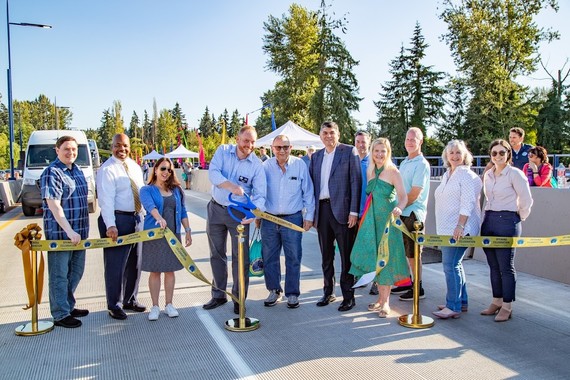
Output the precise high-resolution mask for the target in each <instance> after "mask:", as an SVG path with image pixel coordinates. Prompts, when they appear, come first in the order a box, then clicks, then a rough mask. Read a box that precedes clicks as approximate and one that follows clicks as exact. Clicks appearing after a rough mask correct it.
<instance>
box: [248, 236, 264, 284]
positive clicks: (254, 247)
mask: <svg viewBox="0 0 570 380" xmlns="http://www.w3.org/2000/svg"><path fill="white" fill-rule="evenodd" d="M261 276H263V255H262V254H261V231H260V230H259V228H257V227H256V228H255V230H254V231H253V236H252V238H251V242H250V244H249V277H261Z"/></svg>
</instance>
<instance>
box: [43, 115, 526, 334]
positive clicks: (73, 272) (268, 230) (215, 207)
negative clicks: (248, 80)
mask: <svg viewBox="0 0 570 380" xmlns="http://www.w3.org/2000/svg"><path fill="white" fill-rule="evenodd" d="M319 135H320V138H321V141H322V142H323V144H324V149H321V150H319V151H317V152H315V153H314V154H312V156H311V157H310V159H309V160H308V165H306V164H305V160H303V159H301V158H297V157H294V156H291V149H292V145H291V142H290V141H289V138H288V137H287V136H285V135H280V136H277V137H276V138H275V139H274V140H273V143H272V147H271V148H272V151H273V153H274V156H273V157H272V158H267V159H266V160H265V161H263V162H262V161H261V160H260V159H259V158H258V157H257V156H256V155H255V153H254V147H255V141H256V140H257V133H256V131H255V129H254V128H253V127H251V126H244V127H243V128H241V129H240V131H239V132H238V135H237V137H236V144H235V145H221V146H219V147H218V149H217V150H216V152H215V154H214V157H213V158H212V161H211V163H210V168H209V179H210V181H211V183H212V199H211V201H210V202H209V203H208V205H207V226H206V232H207V236H208V243H209V248H210V265H211V269H212V275H213V286H212V290H211V295H212V297H211V299H210V301H208V302H207V303H206V304H204V305H203V308H204V309H207V310H210V309H214V308H217V307H219V306H221V305H223V304H225V303H226V302H227V297H226V293H225V290H226V288H227V281H228V263H227V261H228V260H227V253H226V245H227V237H228V234H229V235H230V238H231V243H232V263H237V262H238V260H237V251H238V240H237V235H236V234H235V231H236V227H237V225H238V224H240V223H241V224H243V225H244V226H245V234H246V236H248V235H249V226H250V224H251V223H252V222H254V221H255V225H256V227H258V228H260V229H261V236H262V254H263V259H264V267H265V268H264V269H265V285H266V288H267V290H268V291H269V295H268V297H267V299H266V300H265V301H264V304H265V306H274V305H276V304H277V303H279V302H280V301H281V300H282V298H283V295H284V296H285V297H286V298H287V307H289V308H293V309H294V308H297V307H298V306H299V296H300V267H301V260H302V245H301V241H302V233H301V232H298V231H295V230H291V229H289V228H286V227H283V226H281V225H279V224H276V223H274V222H271V221H268V220H255V218H251V219H246V218H245V215H239V216H241V217H242V218H244V219H242V220H241V222H237V221H235V220H234V219H233V218H231V217H230V215H229V213H228V210H227V208H228V206H229V205H230V199H229V195H231V196H232V197H233V199H234V200H235V201H238V202H239V201H244V200H245V195H247V196H249V197H250V198H251V201H252V202H253V203H254V204H255V206H256V207H257V208H258V209H259V210H261V211H266V212H268V213H270V214H273V215H275V216H277V217H279V218H282V219H284V220H286V221H288V222H290V223H293V224H295V225H297V226H299V227H302V228H303V229H304V230H305V231H308V230H309V229H310V228H311V227H315V228H316V230H317V233H318V241H319V246H320V251H321V257H322V272H323V294H322V296H321V298H320V299H319V300H318V301H317V303H316V305H317V306H318V307H324V306H327V305H329V304H330V303H332V302H334V301H335V300H336V295H335V291H334V290H335V281H336V277H335V268H334V257H335V251H336V249H338V251H339V254H340V259H341V260H340V261H341V268H340V273H341V275H340V279H339V280H340V281H339V283H340V289H341V292H342V296H343V300H342V302H341V303H340V305H339V307H338V310H339V311H341V312H345V311H348V310H351V309H352V308H354V307H355V305H356V302H355V296H354V287H353V286H354V283H355V276H356V277H359V276H362V275H363V274H365V273H369V272H372V271H374V270H376V266H377V262H376V261H377V260H376V258H377V255H378V249H379V245H380V243H381V241H382V238H383V236H385V235H386V234H387V244H386V245H384V249H385V250H387V252H386V253H387V254H388V256H387V257H388V259H387V261H386V262H385V263H384V266H383V269H382V270H381V271H380V273H379V274H378V275H377V276H376V277H375V279H374V285H373V286H375V287H377V289H378V299H377V301H376V302H373V303H371V304H370V305H368V309H369V310H370V311H374V312H377V313H378V315H379V316H380V317H382V318H385V317H387V316H388V315H389V314H390V304H389V300H390V294H391V293H392V294H400V299H401V300H404V301H407V300H412V299H413V292H412V285H411V284H410V283H408V284H405V285H403V286H395V287H393V286H394V285H398V284H402V282H403V281H404V282H405V280H407V279H409V278H410V273H414V270H413V269H414V268H413V265H414V254H415V244H414V241H413V240H412V239H410V238H409V237H407V236H405V235H403V234H402V233H401V232H400V231H399V230H398V229H396V228H394V227H393V226H392V224H391V223H389V222H390V221H391V220H392V219H393V218H400V219H401V220H402V222H403V224H404V225H405V226H406V227H407V228H408V230H410V231H413V230H414V223H415V222H416V221H417V222H421V224H422V227H421V230H420V231H423V223H424V222H425V220H426V213H427V201H428V196H429V186H430V167H429V163H428V162H427V160H426V159H425V157H424V156H423V154H422V152H421V146H422V143H423V134H422V131H421V130H420V129H419V128H410V129H409V130H408V131H407V133H406V140H405V148H406V151H407V153H408V155H407V157H406V158H405V159H404V160H403V161H402V163H401V164H400V167H399V168H397V167H396V166H395V165H394V164H393V162H392V149H391V145H390V141H389V140H388V139H385V138H379V139H376V140H374V141H372V142H371V141H370V136H369V135H368V134H367V133H365V132H359V133H358V134H357V136H356V139H355V141H356V142H355V145H356V147H353V146H351V145H347V144H343V143H340V142H339V138H340V131H339V127H338V125H337V124H336V123H334V122H325V123H323V124H322V125H321V128H320V132H319ZM56 152H57V156H58V158H57V159H56V160H55V161H54V162H53V163H52V164H51V165H50V166H49V167H48V168H47V169H46V170H45V171H44V173H43V174H42V178H41V184H42V197H43V199H44V202H45V204H44V209H45V213H44V228H45V231H46V238H47V239H50V240H56V239H57V240H60V239H69V240H71V241H72V242H74V243H78V242H79V241H80V240H82V239H86V238H87V236H88V233H89V218H88V213H87V207H86V203H87V198H86V197H87V191H86V188H87V184H86V182H85V178H84V177H83V174H82V172H81V170H79V168H78V167H77V165H75V164H74V161H75V158H76V157H77V142H76V141H75V140H74V139H73V138H72V137H69V136H65V137H62V138H60V139H59V140H58V141H57V143H56ZM112 152H113V155H112V157H111V158H110V159H109V160H107V161H106V162H105V163H104V164H103V165H102V166H101V168H100V169H99V172H98V175H97V191H98V196H99V204H100V206H101V215H100V216H99V219H98V227H99V232H100V235H101V237H108V238H111V239H112V240H113V241H116V240H117V238H118V237H119V236H123V235H127V234H130V233H133V232H135V231H140V230H142V229H151V228H156V227H161V228H165V227H169V228H170V229H171V230H172V231H173V232H175V234H176V236H177V237H178V238H179V239H180V238H181V234H182V228H183V229H184V234H185V239H184V240H185V246H187V247H188V246H190V245H191V244H192V237H191V228H190V226H189V222H188V216H187V211H186V208H185V202H184V191H183V189H182V187H181V184H180V181H179V180H178V179H177V177H176V175H175V174H174V170H173V169H174V165H173V163H172V162H171V161H170V159H168V158H161V159H159V160H158V161H157V162H156V164H155V165H154V166H153V167H152V172H151V173H150V176H149V179H148V184H146V185H145V183H144V180H143V174H142V170H141V168H140V167H139V166H138V165H137V164H136V162H135V161H134V160H132V159H131V158H129V153H130V142H129V138H128V137H127V136H126V135H125V134H117V135H115V136H114V138H113V142H112ZM489 154H490V157H491V163H492V165H491V166H490V168H489V170H487V171H486V173H485V174H484V178H483V181H481V179H480V178H479V177H478V176H477V175H476V174H475V173H474V172H473V171H472V170H471V169H470V165H471V163H472V155H471V154H470V152H469V151H468V149H467V147H466V146H465V143H464V142H462V141H460V140H453V141H450V142H449V143H448V144H447V146H446V147H445V149H444V151H443V154H442V159H443V162H444V166H445V167H446V168H447V171H446V172H445V174H444V176H443V178H442V180H441V183H440V185H439V186H438V188H437V189H436V190H435V213H436V215H435V216H436V228H437V233H438V234H440V235H451V236H452V237H453V238H454V239H455V240H456V241H458V244H457V245H458V246H460V245H461V244H460V243H461V238H462V237H463V236H473V235H476V234H478V233H479V226H480V224H481V223H480V222H481V208H480V193H481V188H483V190H484V195H485V199H486V203H485V208H484V210H485V214H484V215H485V216H484V218H483V222H482V225H481V233H482V234H483V235H486V236H519V235H520V233H521V221H523V220H524V219H526V217H528V215H529V213H530V208H531V206H532V197H531V194H530V190H529V181H528V178H527V177H526V175H525V174H524V173H523V171H522V170H518V169H516V168H515V167H512V166H511V161H512V157H513V153H512V148H511V146H510V145H509V143H508V142H507V141H505V140H495V141H493V143H492V144H491V146H490V150H489ZM236 213H238V214H239V212H236ZM143 218H144V221H143ZM387 226H388V231H386V227H387ZM371 241H374V242H375V244H370V242H371ZM458 246H454V247H442V257H443V267H444V273H445V278H446V284H447V294H446V303H445V305H441V306H439V307H438V309H439V310H437V311H434V313H433V314H434V315H436V316H437V317H439V318H443V319H447V318H458V317H459V316H460V315H461V313H462V312H465V311H467V309H468V297H467V291H466V281H465V273H464V270H463V266H462V259H463V256H464V255H465V251H466V249H467V248H466V247H458ZM386 247H387V248H386ZM243 248H244V253H245V261H246V265H244V267H243V268H241V269H242V270H243V271H244V278H245V279H246V284H245V289H246V291H247V288H248V283H249V281H248V275H247V271H248V265H247V264H248V258H249V246H248V244H244V247H243ZM282 249H283V251H284V254H285V266H286V268H285V269H286V270H285V273H286V274H285V286H284V288H283V287H282V286H281V268H280V260H279V257H280V252H281V250H282ZM484 251H485V254H486V256H487V261H488V263H489V267H490V273H491V285H492V292H493V300H492V303H491V305H490V306H489V307H488V308H487V309H485V310H483V311H482V312H481V314H484V315H496V317H495V320H496V321H506V320H508V319H509V318H510V317H511V315H512V307H511V303H512V301H514V299H515V283H516V280H515V269H514V253H515V250H514V248H513V249H510V248H484ZM419 252H420V258H419V262H420V268H418V272H419V277H418V278H414V279H412V280H413V281H419V282H420V294H419V296H420V298H424V297H425V291H424V289H423V286H421V284H422V283H421V247H420V250H419ZM406 259H407V260H406ZM84 265H85V250H76V251H69V252H63V253H62V252H49V253H48V270H49V277H50V279H49V286H50V308H51V312H52V315H53V318H54V321H55V324H56V325H58V326H62V327H79V326H81V321H80V320H79V319H77V318H78V317H83V316H86V315H87V314H88V313H89V312H88V311H87V310H82V309H78V308H76V307H75V299H74V296H73V294H74V292H75V289H76V287H77V284H78V283H79V280H80V279H81V276H82V274H83V269H84ZM104 268H105V289H106V297H107V308H108V312H109V315H110V316H111V317H112V318H115V319H119V320H123V319H126V318H127V314H126V313H125V311H124V310H130V311H133V312H143V311H145V310H146V307H145V306H143V305H141V304H139V303H138V301H137V290H138V281H139V278H140V271H141V269H142V270H144V271H148V272H150V276H149V289H150V293H151V299H152V304H153V305H152V307H151V310H150V313H149V315H148V318H149V320H157V319H158V318H159V315H160V312H161V309H160V307H159V292H160V288H161V274H162V273H164V289H165V309H164V313H165V314H167V315H168V316H169V317H176V316H178V311H177V310H176V308H175V307H174V306H173V303H172V298H173V290H174V285H175V277H174V272H175V271H177V270H180V269H182V264H180V263H179V262H178V260H177V259H176V258H175V256H174V255H173V254H171V252H170V248H169V246H168V244H166V242H165V241H164V239H162V240H156V241H149V242H145V243H144V244H133V245H124V246H123V245H119V246H116V247H109V248H105V249H104ZM238 270H239V268H238V267H237V265H232V276H233V286H232V289H231V292H232V294H233V295H235V296H236V298H237V297H238V278H239V275H238ZM233 310H234V312H235V313H236V314H238V313H239V305H238V304H237V303H234V307H233Z"/></svg>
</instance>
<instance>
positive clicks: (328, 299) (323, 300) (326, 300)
mask: <svg viewBox="0 0 570 380" xmlns="http://www.w3.org/2000/svg"><path fill="white" fill-rule="evenodd" d="M334 301H336V297H335V295H334V294H331V295H329V296H327V295H324V296H322V297H321V299H319V301H318V302H317V306H327V305H328V304H329V303H331V302H334Z"/></svg>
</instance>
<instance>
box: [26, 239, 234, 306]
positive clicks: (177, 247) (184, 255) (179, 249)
mask: <svg viewBox="0 0 570 380" xmlns="http://www.w3.org/2000/svg"><path fill="white" fill-rule="evenodd" d="M162 238H166V240H167V241H168V245H169V246H170V249H171V250H172V252H173V253H174V255H175V256H176V258H177V259H178V261H180V263H181V264H182V265H183V266H184V268H185V269H186V270H187V271H188V272H189V273H190V274H191V275H192V276H194V277H196V278H197V279H198V280H200V281H202V282H204V283H206V284H208V285H210V286H212V287H214V288H215V286H214V285H213V284H212V283H211V282H210V281H208V279H207V278H206V277H205V276H204V275H203V274H202V272H201V271H200V269H198V267H197V266H196V263H195V262H194V260H193V259H192V257H190V254H189V253H188V251H186V248H185V247H184V246H183V245H182V243H180V241H179V240H178V239H177V238H176V235H175V234H174V233H173V232H172V231H171V230H170V229H169V228H166V229H161V228H153V229H151V230H144V231H139V232H134V233H132V234H129V235H124V236H119V238H118V239H117V241H113V240H111V239H110V238H101V239H86V240H81V241H80V242H79V244H78V245H74V244H73V243H71V241H70V240H34V241H32V242H31V248H32V249H33V250H36V251H38V250H43V251H75V250H79V249H94V248H108V247H116V246H118V245H128V244H134V243H138V242H144V241H149V240H155V239H162ZM216 289H217V288H216ZM220 290H221V291H223V292H224V293H226V294H227V295H228V296H229V297H230V298H232V300H234V301H235V302H239V300H238V299H237V297H235V296H234V295H233V294H231V293H230V292H227V291H226V290H225V289H220Z"/></svg>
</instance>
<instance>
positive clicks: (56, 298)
mask: <svg viewBox="0 0 570 380" xmlns="http://www.w3.org/2000/svg"><path fill="white" fill-rule="evenodd" d="M47 258H48V275H49V307H50V310H51V315H52V317H53V319H54V320H55V321H59V320H62V319H63V318H65V317H67V316H68V315H70V313H71V311H72V310H73V309H74V308H75V296H74V295H73V293H75V289H77V285H79V280H81V277H82V276H83V270H84V269H85V250H82V251H61V252H56V251H53V252H48V254H47Z"/></svg>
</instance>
